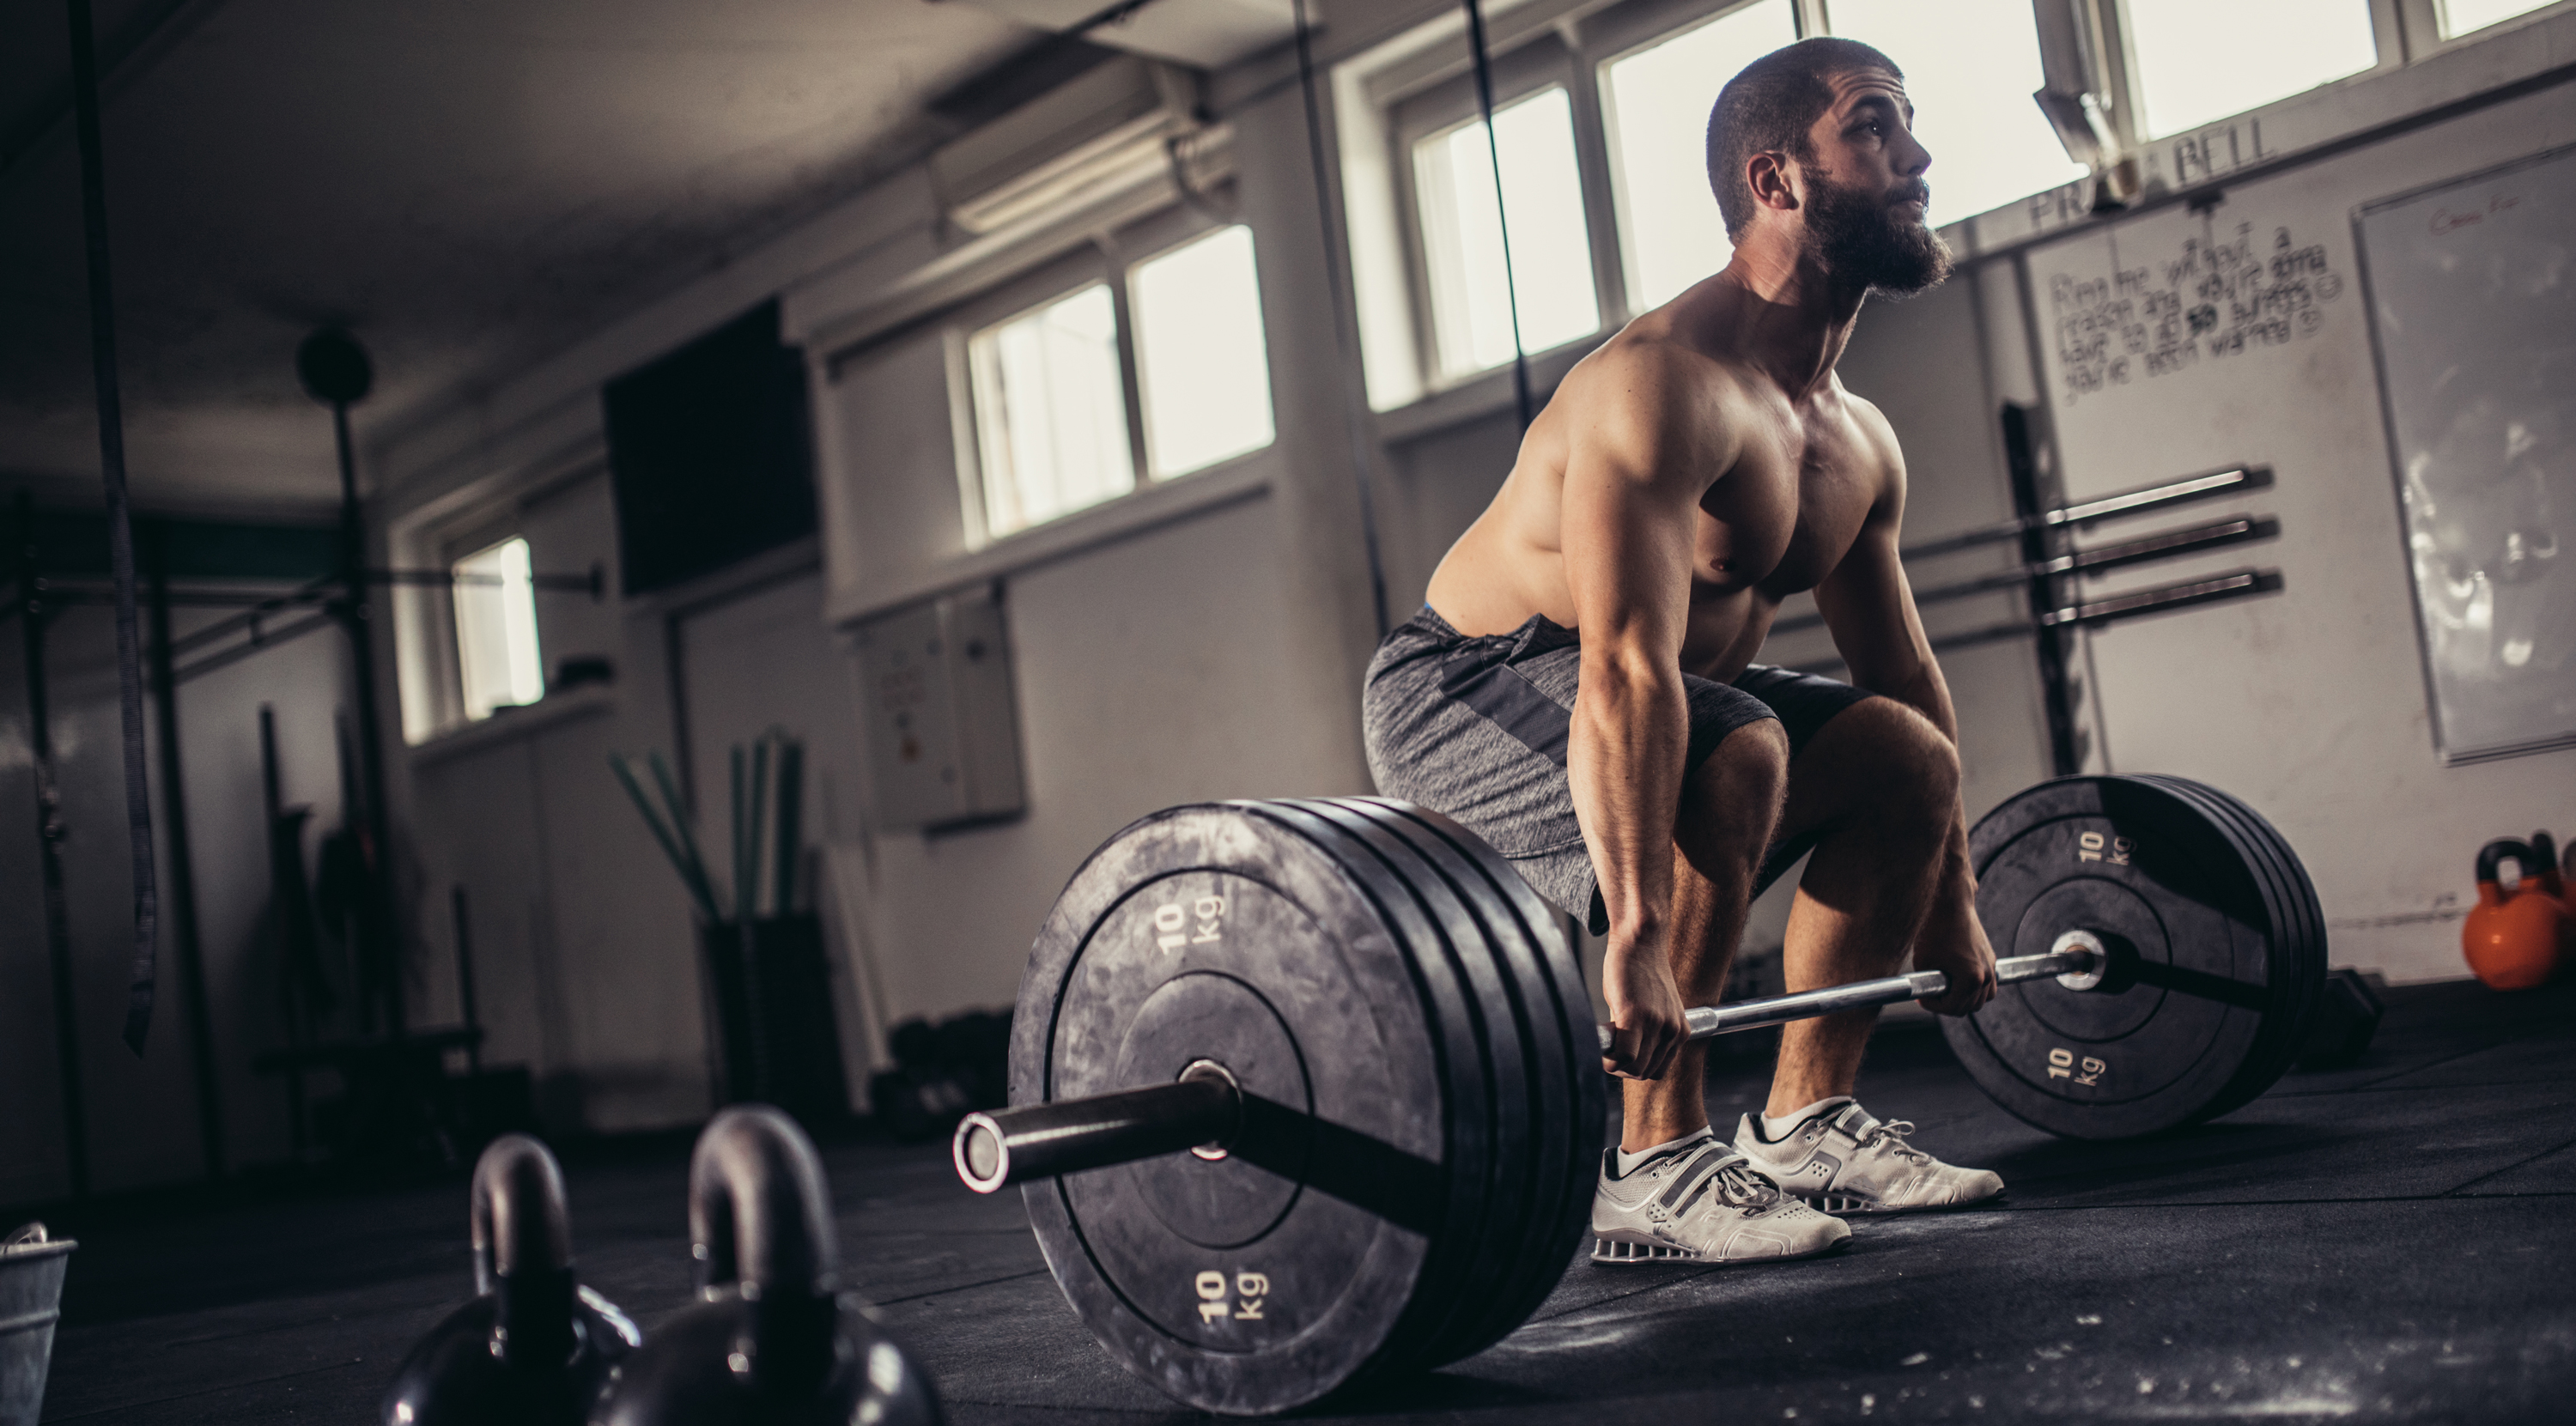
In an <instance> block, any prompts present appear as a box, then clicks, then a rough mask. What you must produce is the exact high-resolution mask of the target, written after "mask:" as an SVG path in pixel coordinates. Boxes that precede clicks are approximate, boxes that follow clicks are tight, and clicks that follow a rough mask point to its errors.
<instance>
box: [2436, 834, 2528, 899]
mask: <svg viewBox="0 0 2576 1426" xmlns="http://www.w3.org/2000/svg"><path fill="white" fill-rule="evenodd" d="M2507 857H2511V858H2513V860H2514V863H2515V864H2516V865H2518V866H2520V867H2521V868H2522V875H2523V878H2524V879H2525V880H2536V879H2537V878H2538V876H2539V874H2540V873H2539V871H2538V870H2537V868H2536V866H2535V861H2536V856H2535V854H2534V853H2533V851H2532V850H2531V844H2530V843H2528V842H2525V841H2523V840H2521V839H2520V838H2518V837H2498V838H2496V839H2495V840H2494V841H2492V842H2489V843H2487V844H2486V845H2485V846H2483V847H2480V848H2478V885H2479V886H2481V887H2485V886H2493V885H2495V880H2496V869H2497V867H2498V866H2499V865H2500V864H2501V863H2502V862H2503V861H2504V859H2505V858H2507ZM2453 865H2455V866H2456V865H2458V863H2456V862H2455V863H2453Z"/></svg>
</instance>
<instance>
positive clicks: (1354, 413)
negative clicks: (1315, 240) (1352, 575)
mask: <svg viewBox="0 0 2576 1426" xmlns="http://www.w3.org/2000/svg"><path fill="white" fill-rule="evenodd" d="M1296 10H1297V84H1298V88H1299V91H1300V92H1301V93H1302V94H1303V95H1304V97H1305V103H1306V164H1307V168H1308V169H1309V170H1310V171H1311V172H1312V173H1313V175H1314V179H1315V222H1316V224H1317V226H1318V227H1319V228H1320V229H1321V233H1320V236H1321V237H1322V238H1323V240H1324V281H1325V295H1326V301H1325V304H1324V305H1326V306H1327V307H1330V308H1332V309H1333V350H1334V353H1335V354H1336V355H1338V356H1339V357H1340V358H1341V363H1340V369H1339V370H1338V371H1337V372H1335V374H1334V375H1335V378H1336V379H1335V384H1336V385H1338V386H1339V387H1340V388H1341V391H1342V426H1343V428H1344V429H1345V430H1346V431H1347V432H1348V433H1349V435H1350V441H1351V479H1352V480H1353V481H1354V482H1355V483H1357V485H1358V487H1359V496H1360V539H1361V542H1362V543H1363V544H1365V545H1366V546H1367V548H1368V568H1369V607H1370V609H1371V610H1372V611H1373V612H1374V613H1375V614H1376V616H1377V636H1378V637H1379V638H1380V639H1384V638H1385V637H1386V632H1387V630H1388V629H1390V628H1392V627H1393V625H1392V623H1391V622H1390V621H1389V620H1388V618H1387V608H1386V562H1385V559H1384V557H1383V555H1382V554H1381V552H1380V551H1379V549H1378V538H1377V501H1376V498H1375V496H1374V495H1373V494H1372V493H1371V492H1370V488H1369V471H1370V468H1371V464H1372V463H1371V462H1370V460H1369V450H1368V437H1367V435H1366V424H1365V420H1364V417H1363V413H1362V412H1361V410H1360V405H1359V396H1358V391H1357V390H1356V388H1354V387H1353V386H1352V385H1351V380H1352V371H1351V367H1352V365H1353V363H1352V361H1351V346H1352V341H1351V332H1350V327H1349V324H1348V322H1347V321H1346V320H1345V318H1344V317H1343V314H1342V294H1344V293H1345V292H1353V291H1355V289H1354V288H1353V287H1352V286H1351V284H1349V283H1347V282H1345V281H1344V280H1343V275H1342V265H1341V260H1340V254H1341V247H1340V245H1339V244H1337V243H1336V242H1335V241H1334V240H1333V187H1332V184H1331V182H1330V181H1329V180H1327V179H1326V178H1325V176H1324V173H1325V170H1324V122H1323V117H1322V113H1321V110H1320V109H1319V108H1318V106H1317V105H1316V103H1315V56H1314V51H1313V48H1312V47H1311V45H1310V43H1309V34H1310V31H1309V28H1308V26H1307V23H1306V0H1296ZM1523 424H1527V423H1526V422H1524V423H1523Z"/></svg>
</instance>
